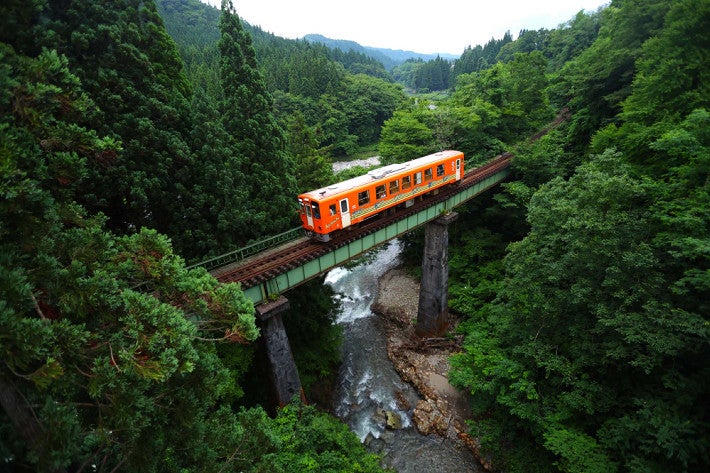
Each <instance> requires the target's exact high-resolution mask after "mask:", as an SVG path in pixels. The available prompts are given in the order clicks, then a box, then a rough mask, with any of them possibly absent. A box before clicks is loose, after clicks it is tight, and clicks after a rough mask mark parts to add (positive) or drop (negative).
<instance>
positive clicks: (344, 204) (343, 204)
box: [340, 199, 348, 214]
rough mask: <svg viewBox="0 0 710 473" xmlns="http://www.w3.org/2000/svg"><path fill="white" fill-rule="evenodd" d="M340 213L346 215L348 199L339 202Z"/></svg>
mask: <svg viewBox="0 0 710 473" xmlns="http://www.w3.org/2000/svg"><path fill="white" fill-rule="evenodd" d="M340 213H343V214H346V213H348V199H343V200H341V201H340Z"/></svg>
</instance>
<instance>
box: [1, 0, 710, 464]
mask: <svg viewBox="0 0 710 473" xmlns="http://www.w3.org/2000/svg"><path fill="white" fill-rule="evenodd" d="M158 4H159V8H160V10H158V9H156V5H155V3H154V2H153V1H139V0H126V1H123V2H102V3H100V4H97V3H96V2H90V1H87V0H73V1H60V0H33V1H20V0H9V1H7V2H4V3H3V4H2V5H0V26H1V27H0V194H1V195H2V201H0V352H1V353H2V364H1V365H0V405H1V406H2V410H1V411H0V439H1V440H0V455H1V456H2V458H3V460H4V461H5V462H6V463H5V464H6V465H10V466H11V467H12V468H14V469H15V470H17V471H33V470H35V471H62V470H66V471H75V470H81V469H84V470H85V471H86V470H87V469H89V468H91V469H92V470H96V471H112V470H117V471H118V470H122V471H206V472H209V471H254V472H256V471H379V466H378V460H377V458H375V457H373V456H370V455H368V454H367V453H366V452H365V450H364V448H363V447H362V446H361V445H360V444H359V442H358V441H357V438H356V437H354V436H353V435H352V434H351V433H350V432H349V431H348V430H347V428H346V427H345V426H344V425H342V424H341V423H339V422H338V421H336V420H335V419H333V418H332V417H330V416H328V415H326V414H322V413H318V412H317V411H316V410H314V409H313V408H312V407H304V406H300V405H291V406H287V407H286V408H285V409H283V410H279V411H278V412H275V413H274V416H273V417H270V416H268V415H267V413H266V411H265V410H264V409H263V408H262V407H260V406H258V405H257V404H258V403H259V402H260V401H261V400H262V399H263V398H265V397H266V396H267V394H266V393H265V391H266V389H265V386H264V384H263V381H262V379H263V374H262V373H261V371H260V368H259V366H258V364H257V363H254V361H253V358H255V354H257V350H255V348H254V344H253V343H252V342H253V341H254V340H255V339H256V338H257V337H258V329H257V327H256V325H255V321H254V315H253V314H254V309H253V307H252V304H251V303H250V302H249V301H247V300H246V299H245V298H244V296H243V294H242V293H241V291H240V290H239V288H238V287H237V286H235V285H221V284H218V283H217V281H215V280H214V279H213V278H212V277H211V276H209V275H208V274H207V273H206V272H204V271H203V270H200V269H195V270H188V269H187V268H186V267H185V264H184V260H183V258H188V259H198V258H200V257H204V256H206V255H208V254H215V253H219V252H222V251H226V250H229V249H233V248H234V247H235V246H238V245H240V244H243V243H245V242H247V241H248V240H250V239H253V238H258V237H260V236H262V235H264V234H265V233H273V232H278V231H279V230H282V229H285V228H287V227H288V226H289V225H291V224H293V221H292V220H291V217H292V216H293V215H292V209H293V206H292V205H291V199H292V197H293V195H295V193H296V192H297V191H298V190H306V189H311V188H315V187H319V186H321V185H322V184H324V183H326V182H331V181H332V180H333V179H334V177H333V176H332V172H331V170H330V159H331V156H339V155H344V154H348V153H350V152H352V151H353V150H355V149H357V148H358V147H359V146H363V145H370V146H372V145H373V144H374V143H378V144H379V150H380V153H381V154H382V156H383V160H384V161H385V162H397V161H403V160H407V159H411V158H415V157H418V156H421V155H424V154H427V153H430V152H434V151H438V150H441V149H446V148H453V149H460V150H462V151H464V152H465V153H466V156H467V166H468V167H470V166H471V165H474V164H476V163H479V162H482V161H484V160H486V159H489V158H490V157H491V156H493V155H495V154H497V153H499V152H501V151H504V150H514V151H515V159H514V162H513V175H512V179H511V180H510V181H509V182H507V183H505V184H504V185H503V186H502V189H501V190H499V191H498V192H496V193H492V194H491V195H488V196H483V197H482V198H480V199H477V200H476V201H475V202H473V203H472V204H470V205H468V206H466V207H465V208H462V209H461V210H460V211H461V214H462V217H461V218H460V219H459V220H458V221H457V223H456V224H454V225H453V227H452V232H451V243H452V244H451V250H450V251H451V262H450V266H451V281H450V282H451V288H450V307H451V309H452V310H453V311H455V312H457V313H459V314H461V315H462V318H463V321H462V323H461V325H460V330H461V332H462V333H463V334H464V335H465V342H464V347H463V348H464V350H463V351H462V353H460V354H458V355H456V356H454V357H453V359H452V365H453V367H454V370H453V372H452V374H451V377H452V380H453V381H454V382H455V383H457V384H458V385H459V386H461V387H463V388H465V389H468V390H470V391H471V392H472V399H473V402H472V408H473V418H472V419H471V422H470V425H471V431H472V433H473V434H474V435H475V436H477V437H479V438H480V439H481V443H482V448H483V451H484V454H486V455H490V456H491V457H492V458H493V460H494V464H495V465H497V466H499V467H500V468H501V469H503V470H505V471H510V472H520V471H539V472H547V471H549V472H555V471H562V472H594V471H599V472H602V471H603V472H614V471H619V472H621V471H630V472H656V471H658V472H661V471H663V472H666V471H682V472H700V471H706V470H707V469H708V467H709V466H710V458H709V455H708V451H710V428H709V427H710V416H709V415H708V411H707V408H706V399H707V398H708V396H709V395H710V386H709V385H708V380H709V379H710V372H709V369H710V368H709V367H710V334H709V333H708V326H709V325H708V324H709V321H708V315H709V314H710V306H709V304H710V303H709V302H708V301H710V256H709V254H710V253H709V252H708V248H709V247H710V210H709V209H710V194H709V189H708V182H710V174H709V173H710V134H709V132H708V130H710V110H709V108H710V103H709V101H710V90H708V83H710V66H709V64H710V30H708V28H707V25H708V24H710V4H709V3H708V2H707V0H673V1H670V2H669V1H666V0H646V1H640V0H613V1H612V2H611V4H610V5H609V6H608V7H607V8H604V9H602V10H600V11H598V12H594V13H584V12H580V13H579V14H577V15H576V16H575V17H574V18H573V19H571V20H570V21H569V22H568V23H566V24H564V25H562V26H561V27H560V28H557V29H554V30H544V29H542V30H536V31H522V32H521V33H520V34H519V36H518V38H517V39H516V40H513V38H512V36H511V35H510V34H506V35H505V36H504V37H503V38H502V39H501V40H495V39H492V40H491V41H489V42H488V43H487V44H486V45H483V46H476V47H472V48H468V49H467V50H466V51H464V54H463V55H462V57H461V58H460V59H459V60H458V61H456V62H455V63H454V64H453V69H452V68H451V63H450V62H449V61H447V60H443V59H441V58H437V59H434V60H432V61H428V62H424V61H410V62H408V63H405V64H404V65H403V66H400V67H399V68H398V69H397V70H395V71H393V77H395V78H397V80H398V81H400V82H401V83H403V84H405V85H406V86H408V87H411V88H417V89H419V90H424V89H429V90H439V89H449V92H447V93H446V94H441V95H440V96H439V97H438V98H433V96H432V95H429V96H426V97H422V96H418V97H417V98H416V99H411V100H407V99H405V96H404V93H403V91H402V88H401V86H400V85H398V84H394V83H392V82H391V81H390V78H389V77H388V76H387V74H386V73H384V71H383V69H382V68H381V67H380V66H379V65H377V64H376V63H374V62H373V61H371V60H369V59H368V58H366V57H364V56H362V55H360V54H358V53H353V52H343V51H339V50H330V49H328V48H326V47H325V46H322V45H313V44H309V43H306V42H301V41H290V40H285V39H282V38H277V37H275V36H274V35H271V34H268V33H265V32H263V31H261V30H260V29H258V28H252V27H250V26H249V25H243V24H242V22H241V21H240V19H239V18H238V16H237V14H236V11H235V10H234V7H233V5H232V4H231V2H225V5H224V8H223V11H222V12H220V11H218V10H216V9H213V8H211V7H208V6H205V5H203V4H201V3H200V2H198V1H197V0H161V1H159V2H158ZM158 11H160V12H161V15H162V18H164V19H165V20H166V21H167V22H168V30H166V29H165V27H164V26H163V19H161V16H159V15H158ZM167 31H169V32H170V35H171V36H168V34H167ZM174 41H175V42H174ZM563 108H568V109H569V112H570V117H571V118H569V120H568V121H567V122H566V123H563V124H561V125H559V126H557V128H555V129H554V130H551V131H549V132H548V133H547V134H546V135H545V136H543V137H541V138H539V139H537V140H534V141H528V139H529V137H530V136H532V135H533V134H534V133H535V132H536V131H538V130H540V129H542V128H543V127H544V126H546V124H547V123H549V122H550V120H551V119H552V118H553V117H554V116H555V113H556V112H558V111H559V110H562V109H563ZM353 172H355V171H353ZM412 241H413V240H410V242H409V243H408V248H409V250H410V252H409V254H412V253H411V251H412V249H414V250H415V252H416V254H420V252H419V251H416V246H417V245H418V244H420V242H417V243H414V244H412ZM314 292H321V293H320V294H319V295H318V297H314ZM291 301H292V313H290V314H289V315H287V316H286V325H287V329H288V331H289V335H290V337H291V338H292V342H293V349H294V354H295V358H296V360H297V362H298V365H299V369H300V370H301V373H302V377H303V381H304V385H305V386H306V388H315V387H316V386H317V385H318V382H319V381H321V380H322V378H324V377H327V376H328V375H329V374H331V373H332V372H333V370H334V366H335V364H336V363H337V357H338V350H337V346H338V343H339V337H340V333H339V330H338V328H337V327H336V326H334V325H333V324H332V317H333V313H334V312H333V310H334V307H333V302H332V298H331V297H330V294H329V293H328V292H322V291H321V288H319V287H318V283H317V282H314V283H312V286H306V287H304V288H303V289H301V290H299V291H298V292H294V293H293V294H292V295H291ZM247 406H250V408H249V409H247ZM93 465H95V466H93Z"/></svg>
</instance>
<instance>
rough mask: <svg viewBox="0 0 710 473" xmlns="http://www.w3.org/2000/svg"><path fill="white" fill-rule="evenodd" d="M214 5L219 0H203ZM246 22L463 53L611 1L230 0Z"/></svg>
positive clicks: (286, 31) (273, 29)
mask: <svg viewBox="0 0 710 473" xmlns="http://www.w3.org/2000/svg"><path fill="white" fill-rule="evenodd" d="M202 1H203V2H205V3H209V4H211V5H214V6H216V7H217V8H219V7H220V5H221V0H202ZM232 2H233V4H234V7H235V9H236V10H237V14H238V15H239V17H240V18H241V19H242V20H244V21H246V22H247V23H249V24H251V25H254V26H260V27H261V28H262V29H263V30H265V31H268V32H270V33H274V34H275V35H277V36H282V37H284V38H292V39H294V38H302V37H303V36H305V35H307V34H309V33H317V34H322V35H323V36H326V37H328V38H332V39H347V40H352V41H356V42H358V43H360V44H361V45H363V46H374V47H378V48H390V49H404V50H409V51H414V52H418V53H450V54H455V55H460V54H461V53H462V52H463V50H464V49H465V48H466V46H469V45H470V46H475V45H477V44H481V45H483V44H485V43H486V42H487V41H488V40H489V39H491V38H492V37H494V38H497V39H500V38H501V37H502V36H503V34H504V33H505V32H506V31H508V30H510V32H511V33H512V34H513V38H517V36H518V32H519V31H520V30H521V29H523V28H525V29H539V28H554V27H556V26H558V25H559V24H560V23H564V22H566V21H568V20H569V19H571V18H572V17H573V16H574V15H575V14H576V13H577V12H578V11H580V10H586V11H595V10H596V9H597V8H598V7H599V6H601V5H605V4H607V3H608V0H535V1H532V0H427V1H422V0H232Z"/></svg>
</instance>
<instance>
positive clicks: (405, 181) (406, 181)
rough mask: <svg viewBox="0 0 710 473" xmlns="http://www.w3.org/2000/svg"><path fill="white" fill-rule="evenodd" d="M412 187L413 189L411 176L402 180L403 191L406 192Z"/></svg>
mask: <svg viewBox="0 0 710 473" xmlns="http://www.w3.org/2000/svg"><path fill="white" fill-rule="evenodd" d="M410 187H412V177H411V176H404V177H403V178H402V190H403V191H406V190H407V189H409V188H410Z"/></svg>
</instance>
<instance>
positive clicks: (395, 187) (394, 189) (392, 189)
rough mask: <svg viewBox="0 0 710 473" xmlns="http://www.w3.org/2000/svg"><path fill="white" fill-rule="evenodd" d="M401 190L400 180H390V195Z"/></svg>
mask: <svg viewBox="0 0 710 473" xmlns="http://www.w3.org/2000/svg"><path fill="white" fill-rule="evenodd" d="M397 192H399V180H398V179H395V180H394V181H390V195H392V194H396V193H397Z"/></svg>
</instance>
